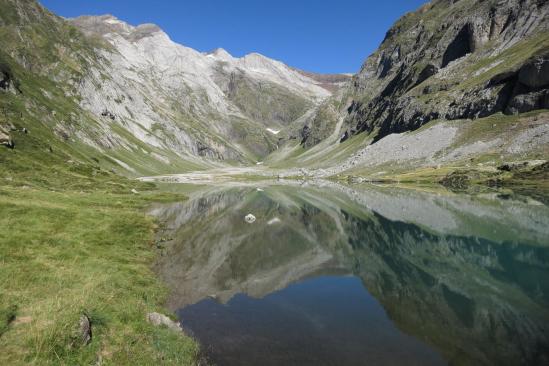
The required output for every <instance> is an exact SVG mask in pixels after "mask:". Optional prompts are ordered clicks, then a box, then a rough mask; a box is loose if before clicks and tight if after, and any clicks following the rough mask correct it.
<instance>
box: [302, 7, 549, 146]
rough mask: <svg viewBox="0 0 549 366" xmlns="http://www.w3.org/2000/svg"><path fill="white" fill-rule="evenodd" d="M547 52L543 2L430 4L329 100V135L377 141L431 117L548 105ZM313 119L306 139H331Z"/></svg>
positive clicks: (547, 16) (391, 34)
mask: <svg viewBox="0 0 549 366" xmlns="http://www.w3.org/2000/svg"><path fill="white" fill-rule="evenodd" d="M548 55H549V2H547V1H537V0H508V1H500V0H485V1H479V0H460V1H450V0H434V1H431V2H429V3H427V4H425V5H424V6H422V7H421V8H420V9H418V10H417V11H416V12H413V13H409V14H406V15H405V16H404V17H402V18H401V19H400V20H398V21H397V22H396V24H395V25H394V26H393V27H392V28H391V29H390V30H389V31H388V32H387V35H386V37H385V39H384V41H383V42H382V44H381V45H380V47H379V49H378V50H377V51H376V52H374V53H373V54H372V55H371V56H370V57H369V58H368V59H367V60H366V61H365V63H364V64H363V66H362V68H361V70H360V71H359V73H358V74H356V75H355V76H354V77H353V79H352V81H351V83H350V84H349V87H348V89H347V91H346V93H339V94H337V95H336V96H334V97H332V98H331V101H332V102H335V103H336V104H338V105H340V109H339V114H340V115H341V116H342V117H343V118H344V119H345V122H344V123H343V124H342V125H341V129H340V130H339V131H334V133H335V132H337V133H338V134H339V136H352V135H355V134H358V133H361V132H373V131H378V132H377V137H376V138H375V140H374V141H377V140H379V139H381V138H383V137H384V136H387V135H389V134H391V133H400V132H405V131H410V130H415V129H417V128H419V127H420V126H422V125H423V124H425V123H427V122H429V121H432V120H435V119H447V120H454V119H475V118H481V117H486V116H489V115H491V114H494V113H498V112H504V113H508V114H514V113H522V112H527V111H531V110H536V109H540V108H547V104H546V101H547V88H548V87H549V86H548V85H549V66H548V63H547V59H548ZM349 96H350V99H351V101H350V102H349V103H347V102H346V100H345V99H343V98H348V97H349ZM342 97H343V98H342ZM334 98H336V99H337V98H339V99H337V100H334ZM327 103H329V102H327ZM320 110H321V109H319V111H320ZM337 120H338V119H337V118H336V119H333V122H332V123H331V125H330V128H331V130H332V131H333V130H334V129H336V127H339V125H338V124H337V123H336V121H337ZM312 121H313V123H311V124H310V125H309V127H310V128H311V132H310V133H309V135H310V136H318V135H323V136H327V135H329V134H326V133H324V134H319V133H318V131H320V130H326V125H325V122H324V121H321V120H320V119H317V120H316V121H315V119H314V118H313V119H312ZM320 141H321V140H318V139H315V140H314V141H313V140H311V141H305V142H304V144H305V146H311V145H314V144H317V143H319V142H320Z"/></svg>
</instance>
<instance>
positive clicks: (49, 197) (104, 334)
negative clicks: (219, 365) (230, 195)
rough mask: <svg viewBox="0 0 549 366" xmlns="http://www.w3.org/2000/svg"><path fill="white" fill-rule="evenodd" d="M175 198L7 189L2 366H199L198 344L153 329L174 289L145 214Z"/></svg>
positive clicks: (0, 211)
mask: <svg viewBox="0 0 549 366" xmlns="http://www.w3.org/2000/svg"><path fill="white" fill-rule="evenodd" d="M107 188H108V186H107ZM127 188H128V189H129V186H128V187H127ZM166 199H174V197H173V196H172V195H168V194H163V195H158V194H155V193H142V194H139V195H133V194H131V193H123V194H120V193H110V192H108V191H102V190H98V191H94V192H85V193H82V192H76V191H67V190H65V191H63V192H51V191H47V190H45V189H33V188H20V187H19V188H18V187H3V188H1V189H0V227H2V228H3V229H2V231H1V232H0V267H1V271H0V282H1V283H2V288H1V290H0V348H1V349H2V352H0V364H3V365H19V364H36V365H84V364H95V362H97V360H98V359H99V358H101V359H102V360H103V362H104V364H106V365H109V364H111V365H136V364H139V365H152V364H158V363H161V364H174V365H175V364H177V365H183V364H193V363H194V362H195V360H196V357H197V352H198V347H197V345H196V343H195V342H194V341H193V340H191V339H190V338H188V337H184V336H180V335H177V334H174V333H172V332H170V331H168V330H167V329H161V328H154V327H152V326H151V325H149V324H148V323H147V322H146V320H145V316H146V313H147V312H151V311H159V312H163V308H162V304H163V301H164V299H165V296H166V289H165V288H164V286H163V284H162V283H160V281H159V280H158V279H157V278H156V277H155V274H154V273H153V272H152V270H151V264H152V262H153V260H154V257H155V252H154V228H155V226H154V223H153V221H152V219H150V218H148V217H147V216H146V215H145V214H144V213H143V208H144V207H145V206H146V205H147V204H149V203H150V202H153V201H158V200H166ZM164 312H165V311H164ZM81 314H87V315H88V316H89V317H90V318H91V321H92V329H93V338H92V342H91V343H90V344H89V345H87V346H82V345H80V344H79V342H78V341H77V336H76V333H75V332H76V329H77V326H78V319H79V317H80V315H81ZM14 317H15V318H14ZM18 319H24V321H21V322H18Z"/></svg>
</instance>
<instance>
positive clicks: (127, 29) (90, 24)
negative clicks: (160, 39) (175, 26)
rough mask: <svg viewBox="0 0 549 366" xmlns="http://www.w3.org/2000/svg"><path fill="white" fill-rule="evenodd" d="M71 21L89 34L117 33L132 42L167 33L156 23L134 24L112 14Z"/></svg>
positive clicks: (82, 17)
mask: <svg viewBox="0 0 549 366" xmlns="http://www.w3.org/2000/svg"><path fill="white" fill-rule="evenodd" d="M69 21H71V22H72V23H73V24H74V25H76V26H77V27H78V28H80V29H81V30H82V31H83V32H84V33H85V34H87V35H99V36H106V35H108V34H117V35H120V36H122V37H124V38H126V39H127V40H129V41H132V42H137V41H139V40H140V39H143V38H146V37H151V36H153V35H155V34H159V33H160V34H163V35H165V33H164V32H163V31H162V29H160V27H158V26H157V25H156V24H151V23H145V24H140V25H138V26H132V25H130V24H128V23H126V22H124V21H122V20H120V19H118V18H117V17H115V16H114V15H111V14H106V15H99V16H94V15H91V16H90V15H87V16H80V17H78V18H74V19H69ZM166 37H167V36H166Z"/></svg>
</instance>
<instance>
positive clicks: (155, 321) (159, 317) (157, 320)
mask: <svg viewBox="0 0 549 366" xmlns="http://www.w3.org/2000/svg"><path fill="white" fill-rule="evenodd" d="M147 321H148V322H149V323H151V324H152V325H154V326H156V327H160V326H164V327H167V328H169V329H171V330H173V331H175V332H178V333H181V332H183V329H181V326H180V325H179V323H178V322H174V321H173V320H171V319H170V318H168V317H167V316H166V315H164V314H160V313H148V314H147Z"/></svg>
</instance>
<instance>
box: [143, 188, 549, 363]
mask: <svg viewBox="0 0 549 366" xmlns="http://www.w3.org/2000/svg"><path fill="white" fill-rule="evenodd" d="M185 189H186V194H187V195H188V196H189V200H187V201H185V202H181V203H173V204H162V205H157V206H155V207H153V208H152V213H153V214H154V215H155V216H157V217H158V218H160V220H161V222H162V223H163V225H164V227H163V230H162V231H161V232H160V233H159V242H160V243H159V247H160V250H161V256H160V259H159V261H158V263H157V265H156V271H157V272H158V273H159V274H160V276H161V277H162V279H163V280H164V281H165V282H166V283H167V284H168V286H169V288H170V289H171V295H170V297H169V302H168V305H169V307H170V308H171V309H172V310H173V311H175V312H176V314H177V315H178V317H179V319H180V321H181V324H182V326H183V328H184V329H185V331H186V332H187V333H188V334H190V335H192V336H193V337H195V338H196V339H197V340H198V341H199V342H200V343H201V346H202V352H203V354H204V357H205V358H206V359H207V360H208V361H209V362H210V363H211V364H216V365H220V366H222V365H262V366H266V365H447V364H448V365H547V364H549V333H548V331H549V207H548V201H547V200H546V199H545V198H544V197H529V196H524V195H518V194H514V193H512V192H488V193H478V194H474V195H471V194H462V193H452V192H448V191H445V190H442V189H439V188H436V187H435V188H423V189H420V190H418V189H408V188H400V187H390V186H382V187H378V186H374V185H357V186H344V185H338V184H335V183H328V182H326V183H323V184H322V186H313V185H301V186H300V185H295V184H288V185H267V184H260V183H258V184H257V185H251V184H248V185H247V186H221V187H215V186H201V187H198V186H197V187H193V188H189V187H188V186H187V187H186V188H185ZM248 214H252V215H254V217H255V221H254V222H252V223H249V222H247V221H246V220H245V217H246V215H248Z"/></svg>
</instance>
